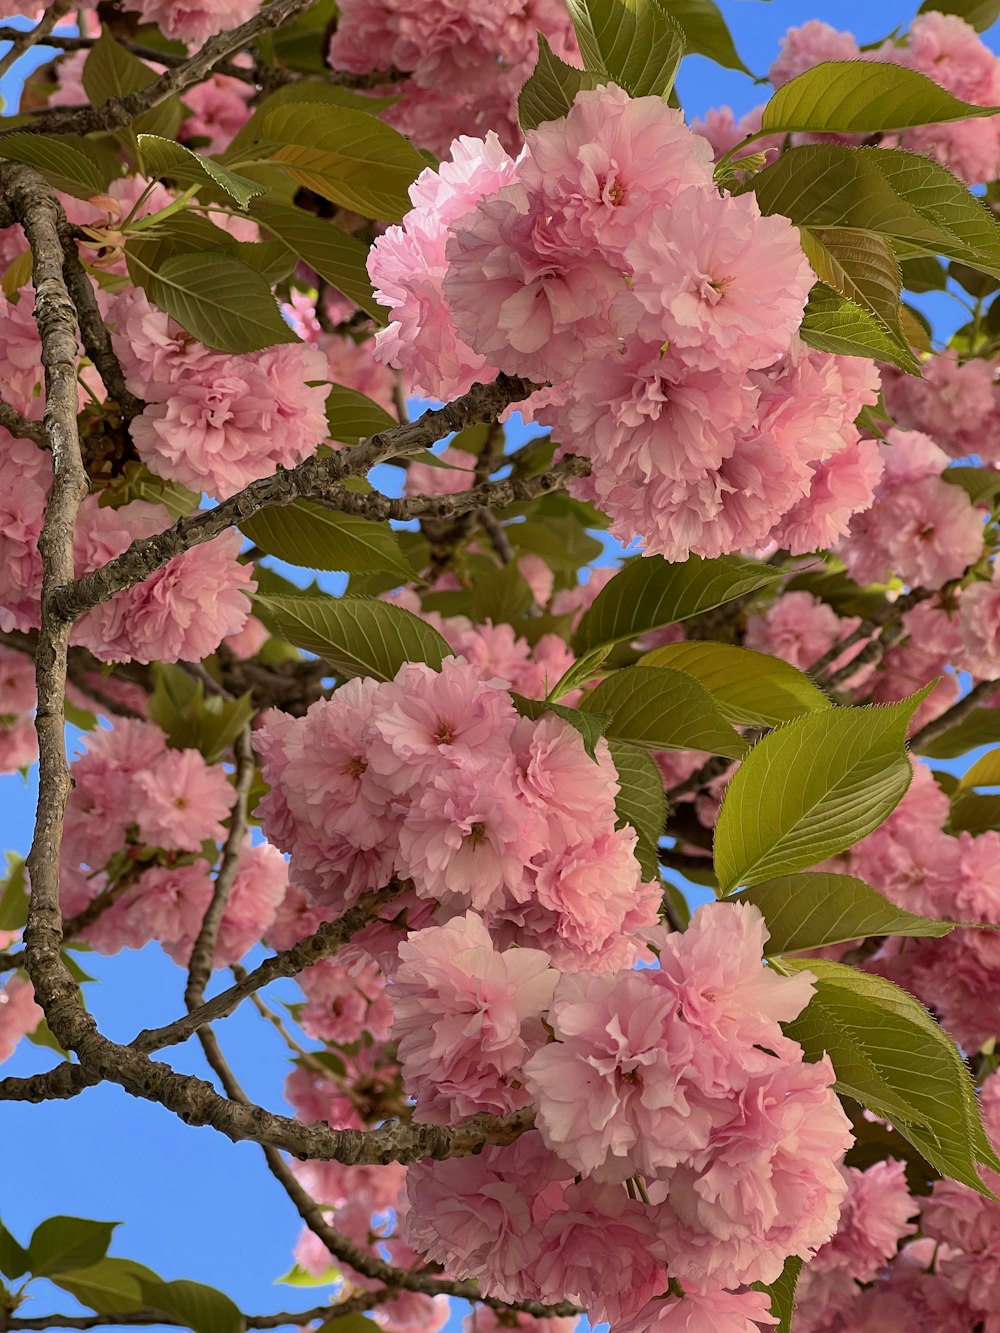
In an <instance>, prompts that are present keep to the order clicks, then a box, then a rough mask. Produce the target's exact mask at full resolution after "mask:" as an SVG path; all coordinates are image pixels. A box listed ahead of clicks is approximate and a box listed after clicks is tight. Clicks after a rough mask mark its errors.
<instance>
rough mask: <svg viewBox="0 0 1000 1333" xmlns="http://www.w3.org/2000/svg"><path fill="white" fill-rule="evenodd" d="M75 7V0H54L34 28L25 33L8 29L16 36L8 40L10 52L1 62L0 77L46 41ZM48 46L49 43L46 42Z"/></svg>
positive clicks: (15, 29)
mask: <svg viewBox="0 0 1000 1333" xmlns="http://www.w3.org/2000/svg"><path fill="white" fill-rule="evenodd" d="M72 7H73V0H52V4H51V5H50V6H49V7H48V9H47V10H46V11H45V13H44V14H43V15H42V17H41V18H40V19H39V20H38V22H37V23H36V24H35V26H34V27H33V28H29V29H28V30H27V32H23V31H21V30H20V29H18V28H13V29H7V30H6V31H9V32H13V33H14V34H16V35H15V36H13V37H11V38H9V39H7V40H9V41H10V50H9V51H8V52H7V53H6V54H5V55H4V57H3V59H2V60H0V77H2V76H3V75H4V74H6V73H7V71H8V70H9V69H10V67H11V65H13V64H16V62H17V61H18V60H20V59H21V57H22V56H23V55H24V53H25V51H30V50H31V48H32V47H33V46H37V45H38V43H39V42H41V41H44V40H45V38H46V37H48V35H49V33H50V32H51V31H52V29H53V28H54V27H55V26H56V24H57V23H58V22H59V21H60V19H64V18H65V17H66V15H67V14H68V13H69V11H70V10H71V9H72ZM46 45H48V43H47V42H46Z"/></svg>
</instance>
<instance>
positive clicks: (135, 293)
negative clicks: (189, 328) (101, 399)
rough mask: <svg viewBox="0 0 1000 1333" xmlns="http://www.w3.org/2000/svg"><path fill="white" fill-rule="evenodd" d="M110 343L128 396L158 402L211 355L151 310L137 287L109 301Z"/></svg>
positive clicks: (143, 294)
mask: <svg viewBox="0 0 1000 1333" xmlns="http://www.w3.org/2000/svg"><path fill="white" fill-rule="evenodd" d="M108 320H109V323H110V324H111V342H112V346H113V347H114V349H115V355H116V356H117V357H118V360H119V361H120V362H121V366H122V370H123V372H124V374H125V383H126V385H127V387H128V388H129V389H130V390H131V392H132V393H134V394H138V395H139V396H140V397H142V398H146V399H148V400H149V401H154V402H163V401H165V400H166V399H168V398H169V397H170V395H171V394H172V393H173V392H174V391H175V389H176V388H177V387H178V386H179V385H181V384H183V383H184V382H185V380H186V379H187V378H188V376H189V375H191V374H194V373H197V368H198V366H199V364H211V362H212V358H213V357H215V356H216V355H217V353H214V352H211V351H210V350H209V349H208V348H206V347H205V346H204V344H203V343H200V342H198V341H197V340H196V339H195V338H193V337H192V336H191V334H189V333H187V332H186V331H185V330H184V329H182V328H181V326H180V325H179V324H177V323H176V322H175V321H174V320H172V319H171V318H170V316H169V315H166V314H164V313H163V311H162V310H158V309H157V308H156V307H155V306H153V305H151V304H150V302H149V300H148V298H147V297H146V293H145V292H144V291H143V290H142V288H141V287H131V286H130V287H126V288H125V289H124V290H123V291H121V292H116V293H115V294H114V295H113V296H112V297H111V298H110V301H109V312H108Z"/></svg>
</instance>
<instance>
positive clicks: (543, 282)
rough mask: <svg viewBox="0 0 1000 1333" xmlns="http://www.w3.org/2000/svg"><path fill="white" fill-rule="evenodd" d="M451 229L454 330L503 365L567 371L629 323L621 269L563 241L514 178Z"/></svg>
mask: <svg viewBox="0 0 1000 1333" xmlns="http://www.w3.org/2000/svg"><path fill="white" fill-rule="evenodd" d="M451 230H452V237H451V240H449V242H448V245H447V248H446V254H447V259H448V265H449V266H448V272H447V274H446V276H445V278H444V294H445V298H446V300H447V301H448V305H449V307H450V309H451V312H452V317H453V318H454V321H455V325H456V327H457V329H458V331H459V333H460V334H461V336H462V337H463V338H464V339H465V340H466V342H468V344H469V345H470V346H471V347H472V348H474V349H475V350H476V351H477V352H478V353H479V354H480V355H481V356H484V357H487V358H489V360H490V361H491V362H492V363H493V364H496V365H499V366H500V368H501V369H503V370H506V371H508V372H509V373H511V374H514V375H524V376H526V377H527V378H529V379H534V380H537V381H545V380H553V381H560V380H565V379H568V378H569V377H570V376H571V375H572V374H573V373H574V371H576V370H577V368H578V367H579V366H580V364H581V362H582V361H583V359H584V355H585V354H588V355H597V354H600V353H601V352H602V351H605V350H606V351H609V352H610V351H612V350H613V349H614V347H615V345H616V344H617V341H618V334H619V332H620V329H619V327H617V323H618V321H619V320H621V319H622V318H624V319H625V321H626V323H627V324H628V323H630V324H632V326H633V327H634V319H633V317H632V316H631V313H630V312H631V307H632V305H633V302H632V301H631V300H630V298H629V297H628V294H627V293H626V292H625V290H624V284H623V280H622V277H621V275H620V273H619V272H618V271H616V270H615V269H614V268H612V267H611V266H609V265H608V264H606V263H604V262H603V261H601V260H600V259H599V258H598V257H597V256H594V255H589V256H588V255H586V254H584V255H581V254H580V253H579V251H578V250H576V249H574V248H572V247H571V246H570V245H568V244H567V243H566V242H565V241H564V240H563V239H562V237H561V236H560V235H559V232H558V227H557V224H556V222H555V221H554V220H553V219H552V218H551V217H550V215H549V214H548V212H547V211H546V208H545V205H544V203H543V201H542V200H541V199H540V198H539V197H538V196H537V195H534V194H532V193H530V192H529V191H526V190H525V189H524V187H523V186H521V185H520V184H516V185H509V186H507V187H506V188H504V189H502V190H500V191H499V192H497V193H495V194H492V195H490V196H489V197H487V198H485V199H482V200H480V202H479V203H478V204H477V206H476V208H475V210H474V211H473V212H471V213H467V214H466V215H465V216H464V217H463V218H461V219H460V220H459V221H457V222H456V223H455V224H454V225H453V226H452V229H451ZM616 298H624V303H623V301H621V300H619V301H618V304H617V306H615V301H616Z"/></svg>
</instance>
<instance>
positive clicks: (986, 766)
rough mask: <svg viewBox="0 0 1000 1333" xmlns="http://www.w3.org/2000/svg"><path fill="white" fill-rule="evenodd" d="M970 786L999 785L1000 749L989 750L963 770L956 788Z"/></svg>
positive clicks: (960, 788) (964, 788) (962, 789)
mask: <svg viewBox="0 0 1000 1333" xmlns="http://www.w3.org/2000/svg"><path fill="white" fill-rule="evenodd" d="M970 787H1000V750H990V751H989V752H988V753H987V754H984V755H982V756H981V757H980V758H979V759H977V760H976V762H975V763H974V764H972V765H971V766H970V767H969V768H967V769H966V770H965V772H964V773H963V774H962V776H961V778H960V779H959V783H958V790H959V791H960V792H961V791H965V790H966V789H967V788H970Z"/></svg>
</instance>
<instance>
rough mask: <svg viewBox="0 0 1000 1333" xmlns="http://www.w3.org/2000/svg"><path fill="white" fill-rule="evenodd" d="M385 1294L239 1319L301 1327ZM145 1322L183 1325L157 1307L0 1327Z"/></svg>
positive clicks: (13, 1321)
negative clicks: (154, 1308) (308, 1308)
mask: <svg viewBox="0 0 1000 1333" xmlns="http://www.w3.org/2000/svg"><path fill="white" fill-rule="evenodd" d="M386 1294H387V1293H385V1292H382V1291H359V1292H357V1293H356V1294H355V1295H353V1296H349V1297H348V1298H347V1300H346V1301H340V1302H339V1303H338V1304H336V1305H314V1306H313V1308H312V1309H311V1310H294V1311H289V1310H286V1311H281V1312H279V1313H278V1314H245V1315H244V1316H243V1323H244V1324H245V1325H246V1327H247V1328H248V1329H256V1328H282V1327H284V1326H285V1325H286V1324H293V1325H295V1326H297V1327H299V1328H302V1327H304V1326H305V1325H306V1324H311V1323H313V1322H314V1321H315V1320H317V1319H322V1320H324V1321H328V1320H332V1319H343V1318H344V1317H345V1316H346V1315H352V1314H361V1313H362V1312H363V1311H365V1310H370V1309H371V1308H372V1306H373V1305H379V1304H380V1303H381V1302H382V1301H383V1300H385V1298H386ZM147 1324H169V1325H171V1326H176V1327H178V1328H186V1327H187V1325H186V1324H181V1323H179V1322H178V1321H177V1320H176V1319H174V1318H172V1317H171V1316H170V1315H163V1314H161V1313H160V1312H159V1310H130V1311H129V1312H128V1313H127V1314H49V1315H39V1316H38V1317H37V1318H35V1319H18V1318H17V1316H16V1315H10V1316H8V1319H7V1322H6V1324H5V1325H3V1327H4V1328H5V1329H9V1330H10V1333H16V1331H17V1330H23V1333H28V1330H32V1333H34V1331H35V1330H37V1331H38V1333H44V1330H45V1329H49V1328H79V1329H90V1328H141V1327H143V1326H144V1325H147Z"/></svg>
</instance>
